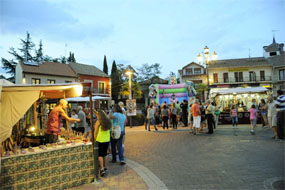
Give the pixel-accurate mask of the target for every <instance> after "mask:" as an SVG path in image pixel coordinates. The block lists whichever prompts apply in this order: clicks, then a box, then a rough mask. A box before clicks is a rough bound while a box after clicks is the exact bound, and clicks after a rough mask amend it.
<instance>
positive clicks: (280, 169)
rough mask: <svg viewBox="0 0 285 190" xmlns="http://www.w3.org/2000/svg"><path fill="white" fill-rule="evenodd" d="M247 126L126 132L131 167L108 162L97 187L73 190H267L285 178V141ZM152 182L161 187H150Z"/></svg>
mask: <svg viewBox="0 0 285 190" xmlns="http://www.w3.org/2000/svg"><path fill="white" fill-rule="evenodd" d="M249 128H250V127H249V125H240V126H239V128H238V129H232V127H231V126H229V125H223V126H218V128H217V129H216V130H215V133H214V134H213V135H207V134H201V135H198V136H194V135H192V134H190V133H189V129H188V128H184V127H178V129H177V130H173V129H172V128H171V129H169V130H165V131H163V130H162V128H158V129H159V131H158V132H155V131H151V132H148V131H145V130H144V127H143V126H140V127H133V128H127V129H126V140H125V156H126V158H127V159H129V162H127V165H125V166H120V165H118V164H111V163H110V164H109V166H108V168H109V174H108V176H107V177H106V178H102V181H101V182H100V183H99V184H97V185H92V184H86V185H83V186H79V187H76V188H72V189H100V190H101V189H170V190H172V189H177V190H182V189H266V188H267V189H268V188H270V187H271V186H270V183H268V181H272V182H274V180H271V179H284V142H280V141H275V140H272V139H271V136H272V132H271V130H266V129H262V128H261V127H258V128H257V129H256V135H250V133H249ZM205 132H206V131H205V129H204V133H205ZM134 163H137V165H134ZM143 170H148V171H149V172H147V171H146V172H144V171H143ZM141 171H143V172H141ZM150 179H152V181H161V182H162V183H158V184H160V186H159V185H157V186H151V183H152V182H151V180H150ZM161 184H162V185H161Z"/></svg>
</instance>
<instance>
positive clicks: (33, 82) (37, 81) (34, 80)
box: [32, 78, 41, 84]
mask: <svg viewBox="0 0 285 190" xmlns="http://www.w3.org/2000/svg"><path fill="white" fill-rule="evenodd" d="M32 84H41V79H37V78H32Z"/></svg>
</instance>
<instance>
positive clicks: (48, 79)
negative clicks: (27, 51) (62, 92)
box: [15, 62, 78, 84]
mask: <svg viewBox="0 0 285 190" xmlns="http://www.w3.org/2000/svg"><path fill="white" fill-rule="evenodd" d="M77 81H78V76H77V75H76V73H75V72H74V71H73V70H72V68H71V67H70V66H69V65H68V64H63V63H55V62H42V63H35V62H19V63H18V64H17V66H16V69H15V83H16V84H60V83H71V82H77Z"/></svg>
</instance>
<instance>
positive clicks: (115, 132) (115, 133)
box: [111, 115, 121, 139]
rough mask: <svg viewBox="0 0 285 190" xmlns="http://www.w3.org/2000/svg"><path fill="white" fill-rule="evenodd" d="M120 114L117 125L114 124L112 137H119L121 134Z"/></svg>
mask: <svg viewBox="0 0 285 190" xmlns="http://www.w3.org/2000/svg"><path fill="white" fill-rule="evenodd" d="M119 121H120V120H119V115H118V123H117V125H114V124H113V125H112V131H111V137H112V139H119V138H120V136H121V127H120V122H119Z"/></svg>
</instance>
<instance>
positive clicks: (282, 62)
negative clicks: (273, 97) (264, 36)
mask: <svg viewBox="0 0 285 190" xmlns="http://www.w3.org/2000/svg"><path fill="white" fill-rule="evenodd" d="M283 48H284V44H283V43H281V44H278V43H276V40H275V38H274V37H273V42H272V44H270V45H269V46H264V47H263V56H264V57H265V58H266V59H267V60H268V61H269V62H270V63H271V65H272V85H273V94H276V91H277V90H279V89H281V90H283V92H284V91H285V53H284V49H283Z"/></svg>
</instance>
